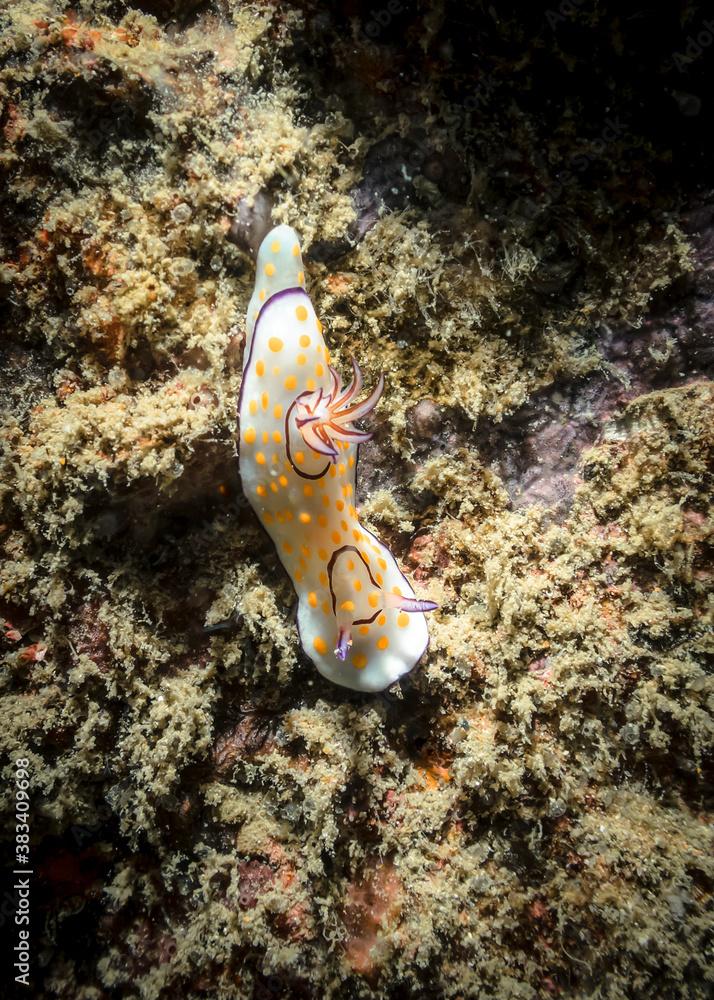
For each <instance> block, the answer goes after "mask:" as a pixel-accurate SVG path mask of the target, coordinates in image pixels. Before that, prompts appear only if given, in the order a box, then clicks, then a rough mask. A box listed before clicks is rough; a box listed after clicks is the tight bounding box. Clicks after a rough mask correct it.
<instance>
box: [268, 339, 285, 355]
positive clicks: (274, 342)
mask: <svg viewBox="0 0 714 1000" xmlns="http://www.w3.org/2000/svg"><path fill="white" fill-rule="evenodd" d="M268 347H269V348H270V350H271V351H272V352H273V354H277V353H278V351H282V349H283V342H282V340H281V339H280V337H271V338H270V339H269V340H268Z"/></svg>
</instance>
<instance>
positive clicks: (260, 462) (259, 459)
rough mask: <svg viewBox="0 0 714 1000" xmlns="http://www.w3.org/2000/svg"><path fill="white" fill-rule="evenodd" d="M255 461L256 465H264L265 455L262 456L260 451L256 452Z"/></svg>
mask: <svg viewBox="0 0 714 1000" xmlns="http://www.w3.org/2000/svg"><path fill="white" fill-rule="evenodd" d="M255 460H256V462H257V463H258V465H265V455H264V454H263V452H262V451H257V452H256V453H255Z"/></svg>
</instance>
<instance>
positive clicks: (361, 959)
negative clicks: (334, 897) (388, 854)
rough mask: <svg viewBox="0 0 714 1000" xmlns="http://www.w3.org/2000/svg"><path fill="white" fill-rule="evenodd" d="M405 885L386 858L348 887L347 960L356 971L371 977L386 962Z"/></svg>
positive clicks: (346, 920) (345, 944) (345, 918)
mask: <svg viewBox="0 0 714 1000" xmlns="http://www.w3.org/2000/svg"><path fill="white" fill-rule="evenodd" d="M403 895H404V886H403V883H402V880H401V878H400V877H399V874H398V873H397V870H396V869H395V867H394V864H393V863H392V862H391V861H385V862H382V863H379V864H376V865H374V866H373V867H372V868H371V869H369V870H367V871H366V872H365V873H363V875H362V878H361V879H360V880H359V881H355V882H350V883H349V885H348V887H347V894H346V903H345V910H344V923H345V929H346V931H347V936H346V938H345V943H344V949H345V960H346V962H347V964H348V966H349V967H350V969H351V970H352V971H353V972H356V973H358V974H359V975H361V976H365V977H366V978H370V977H371V976H374V975H375V974H376V973H377V972H378V971H379V969H380V968H381V967H382V966H383V965H384V963H385V962H386V961H387V959H388V957H389V954H390V952H391V944H390V934H391V933H392V932H393V931H394V930H395V928H396V926H397V924H398V922H399V918H400V915H401V911H402V899H403Z"/></svg>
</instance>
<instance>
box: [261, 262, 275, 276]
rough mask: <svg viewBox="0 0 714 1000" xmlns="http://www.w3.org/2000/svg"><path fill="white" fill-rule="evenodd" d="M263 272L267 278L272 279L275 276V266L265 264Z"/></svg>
mask: <svg viewBox="0 0 714 1000" xmlns="http://www.w3.org/2000/svg"><path fill="white" fill-rule="evenodd" d="M263 270H264V271H265V273H266V274H267V276H268V277H269V278H272V277H273V275H274V274H275V264H266V265H265V267H264V269H263Z"/></svg>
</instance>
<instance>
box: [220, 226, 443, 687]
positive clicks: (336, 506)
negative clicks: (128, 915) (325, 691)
mask: <svg viewBox="0 0 714 1000" xmlns="http://www.w3.org/2000/svg"><path fill="white" fill-rule="evenodd" d="M352 364H353V370H354V371H353V379H352V382H351V383H350V385H349V386H347V387H346V388H343V386H342V381H341V379H340V377H339V375H338V374H337V372H336V371H335V370H334V368H332V367H331V366H330V355H329V351H328V350H327V348H326V346H325V341H324V339H323V336H322V324H321V323H320V321H319V319H318V318H317V316H316V315H315V311H314V309H313V307H312V303H311V302H310V298H309V296H308V294H307V292H306V291H305V274H304V268H303V263H302V257H301V253H300V245H299V242H298V238H297V235H296V233H295V231H294V230H293V229H291V228H290V227H289V226H278V227H277V228H276V229H273V230H272V231H271V232H270V233H268V235H267V236H266V237H265V239H264V240H263V242H262V244H261V246H260V249H259V251H258V261H257V270H256V281H255V289H254V291H253V296H252V298H251V300H250V305H249V307H248V316H247V333H246V345H245V352H244V355H243V382H242V385H241V391H240V402H239V408H240V471H241V478H242V481H243V491H244V493H245V495H246V497H247V498H248V500H249V501H250V503H251V505H252V507H253V509H254V510H255V512H256V514H257V515H258V517H259V518H260V521H261V523H262V525H263V526H264V528H265V530H266V531H267V532H268V534H269V535H270V536H271V538H272V539H273V542H274V543H275V546H276V548H277V550H278V554H279V556H280V559H281V561H282V563H283V565H284V566H285V569H286V570H287V572H288V574H289V575H290V578H291V580H292V582H293V586H294V587H295V590H296V592H297V595H298V599H299V605H298V617H297V621H298V630H299V633H300V638H301V641H302V645H303V648H304V649H305V652H306V653H307V654H308V656H309V657H310V658H311V660H312V661H313V663H314V664H315V666H316V667H317V669H318V670H319V671H320V673H321V674H323V676H325V677H327V678H329V679H330V680H331V681H334V682H335V683H336V684H341V685H343V686H344V687H348V688H352V689H354V690H356V691H382V690H384V689H385V688H387V687H389V685H390V684H392V683H393V682H394V681H396V680H397V679H398V678H399V677H402V676H403V675H404V674H406V673H407V672H408V671H409V670H411V669H412V667H413V666H414V665H415V664H416V662H417V660H419V658H420V657H421V655H422V653H423V652H424V650H425V648H426V645H427V642H428V632H427V625H426V619H425V617H424V611H431V610H433V609H434V608H435V607H436V605H435V604H434V603H433V602H431V601H420V600H417V599H416V598H415V596H414V591H413V590H412V588H411V586H410V585H409V583H408V581H407V579H406V578H405V576H404V575H403V574H402V572H401V571H400V569H399V567H398V566H397V564H396V561H395V560H394V557H393V556H392V554H391V552H390V551H389V549H387V548H386V547H385V546H384V545H382V543H381V542H380V541H379V539H378V538H376V537H375V536H374V535H373V534H372V533H371V532H370V531H368V530H367V529H366V528H365V527H364V526H363V525H361V524H360V522H359V519H358V517H357V511H356V509H355V470H356V465H357V449H358V447H359V442H360V441H363V440H366V439H368V438H369V437H370V435H369V434H366V433H364V432H363V431H360V430H358V429H357V428H355V427H354V426H353V421H356V420H359V418H360V417H361V416H364V415H365V414H366V413H368V412H369V411H370V410H371V409H372V408H373V407H374V406H375V405H376V403H377V400H378V399H379V397H380V395H381V393H382V389H383V385H384V382H383V379H382V378H380V380H379V382H378V384H377V386H376V388H375V390H374V391H373V392H372V393H371V394H370V395H369V396H368V397H367V398H366V399H365V400H364V401H363V402H362V403H357V402H355V400H356V397H357V396H358V395H359V393H360V391H361V389H362V375H361V372H360V370H359V367H358V366H357V365H356V364H355V362H353V363H352Z"/></svg>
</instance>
